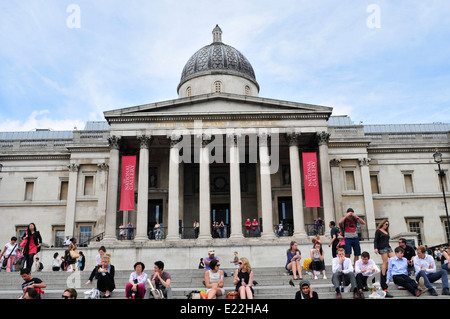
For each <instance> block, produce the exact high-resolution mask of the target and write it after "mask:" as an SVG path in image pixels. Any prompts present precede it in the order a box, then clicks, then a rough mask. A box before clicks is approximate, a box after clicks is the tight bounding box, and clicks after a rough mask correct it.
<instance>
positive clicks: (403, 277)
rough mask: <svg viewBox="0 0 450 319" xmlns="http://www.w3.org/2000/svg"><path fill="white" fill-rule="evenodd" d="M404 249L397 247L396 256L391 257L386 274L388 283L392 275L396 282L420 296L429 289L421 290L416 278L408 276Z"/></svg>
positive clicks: (414, 294)
mask: <svg viewBox="0 0 450 319" xmlns="http://www.w3.org/2000/svg"><path fill="white" fill-rule="evenodd" d="M403 254H404V249H403V248H402V247H397V248H395V256H394V257H391V258H389V263H388V271H387V275H386V284H388V285H389V283H390V281H391V277H392V278H393V279H394V283H395V284H397V285H399V286H402V287H404V288H406V289H407V290H408V291H409V292H410V293H411V294H412V295H413V296H416V297H419V296H420V295H421V294H423V293H424V292H425V291H427V290H428V289H427V288H425V289H423V290H419V289H418V287H417V283H416V281H415V280H414V279H411V278H410V277H409V276H408V261H407V259H406V258H404V257H403Z"/></svg>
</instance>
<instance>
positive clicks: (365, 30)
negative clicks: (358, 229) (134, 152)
mask: <svg viewBox="0 0 450 319" xmlns="http://www.w3.org/2000/svg"><path fill="white" fill-rule="evenodd" d="M74 8H76V9H77V10H78V9H79V11H77V10H75V11H74ZM78 13H79V14H78ZM216 24H219V26H220V27H221V29H222V31H223V35H222V40H223V42H224V43H226V44H229V45H231V46H233V47H235V48H236V49H238V50H239V51H241V52H242V53H243V54H244V55H245V56H246V57H247V59H248V60H249V61H250V63H251V64H252V66H253V68H254V70H255V73H256V78H257V81H258V83H259V85H260V88H261V89H260V92H259V96H261V97H267V98H274V99H280V100H287V101H295V102H301V103H310V104H318V105H324V106H331V107H333V108H334V111H333V114H335V115H342V114H347V115H349V116H350V117H351V118H352V120H353V121H354V122H355V123H358V122H359V121H363V122H364V123H365V124H392V123H398V124H401V123H432V122H447V123H448V122H450V87H449V86H450V41H449V40H450V6H449V5H448V1H447V0H440V1H438V0H435V1H433V0H429V1H411V0H409V1H406V0H396V1H381V0H371V1H365V0H358V1H355V0H347V1H346V0H321V1H313V0H307V1H300V0H293V1H289V0H280V1H273V0H272V1H266V0H247V1H243V0H240V1H235V0H229V1H211V0H210V1H207V0H171V1H157V0H154V1H133V0H128V1H123V0H122V1H114V0H95V1H92V0H91V1H84V0H70V1H64V0H45V1H44V0H40V1H37V0H20V1H19V0H18V1H12V0H8V1H1V2H0V39H1V42H2V45H1V46H0V84H1V85H0V131H29V130H33V129H36V128H50V129H52V130H72V129H73V128H74V127H77V128H78V129H82V128H83V127H84V125H85V122H86V121H89V120H91V121H99V120H104V118H103V112H104V111H107V110H112V109H118V108H122V107H130V106H135V105H141V104H146V103H152V102H158V101H164V100H170V99H176V98H177V92H176V88H177V85H178V83H179V80H180V75H181V71H182V69H183V67H184V65H185V63H186V62H187V61H188V59H189V57H190V56H191V55H192V54H194V53H195V52H196V51H197V50H198V49H200V48H201V47H202V46H204V45H207V44H209V43H211V42H212V34H211V31H212V29H213V28H214V27H215V25H216ZM71 26H75V27H71Z"/></svg>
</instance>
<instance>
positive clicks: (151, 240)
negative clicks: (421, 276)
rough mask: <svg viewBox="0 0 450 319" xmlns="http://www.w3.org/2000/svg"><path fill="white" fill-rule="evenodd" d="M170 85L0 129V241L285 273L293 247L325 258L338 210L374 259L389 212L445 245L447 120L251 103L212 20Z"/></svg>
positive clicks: (116, 258)
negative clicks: (126, 103)
mask: <svg viewBox="0 0 450 319" xmlns="http://www.w3.org/2000/svg"><path fill="white" fill-rule="evenodd" d="M177 91H178V98H176V99H173V100H169V101H162V102H154V103H149V104H145V105H138V106H132V107H128V108H122V109H116V110H110V111H106V112H104V116H105V121H101V122H87V123H86V126H85V127H84V129H82V130H74V131H51V130H46V129H45V130H40V129H38V130H36V131H31V132H0V217H1V221H2V225H3V226H2V232H1V234H0V243H3V244H4V243H7V242H9V240H10V238H11V236H17V237H20V236H21V235H22V234H23V233H24V231H25V230H26V227H27V225H28V224H29V223H31V222H33V223H35V224H36V227H37V230H39V231H40V233H41V235H42V238H43V241H44V243H45V246H47V247H49V248H48V249H47V248H44V249H43V250H42V251H41V254H43V256H44V257H45V258H51V257H48V256H51V255H53V252H54V251H58V249H59V251H61V249H63V248H59V247H62V245H63V241H64V239H65V238H66V236H70V237H76V238H77V240H78V244H79V245H80V246H81V247H82V248H80V250H83V251H84V252H85V255H86V256H87V261H88V263H89V262H90V261H93V259H94V258H93V256H95V255H96V254H97V249H98V247H99V246H100V245H104V246H105V247H107V249H108V252H111V253H112V256H113V259H112V263H113V264H115V265H116V267H117V268H118V269H121V268H123V269H132V265H133V264H134V262H135V261H137V260H138V259H139V260H147V262H148V263H149V264H151V262H150V261H155V260H163V261H166V262H167V263H168V267H169V268H196V267H197V264H198V261H199V258H201V257H206V256H207V251H208V249H209V248H211V247H212V248H215V249H216V252H217V254H218V255H219V257H222V256H223V258H225V260H226V258H228V259H229V260H232V259H233V252H234V251H236V250H237V251H239V255H240V256H247V257H248V258H249V260H250V261H251V263H252V265H255V266H265V265H267V266H276V265H281V266H284V264H285V261H286V249H288V248H289V242H290V241H291V240H295V241H297V242H299V243H300V244H301V245H303V246H301V247H303V250H304V253H306V256H308V255H309V249H310V248H311V239H312V237H313V236H314V235H315V234H316V233H319V235H320V236H321V237H323V238H324V240H323V242H324V249H325V248H326V249H328V245H327V244H328V241H329V230H330V229H329V227H328V224H329V222H330V221H336V222H337V221H338V220H339V219H340V218H342V217H343V216H344V214H345V211H346V210H347V208H349V207H351V208H353V209H354V211H355V213H356V214H357V215H358V216H360V217H361V218H362V219H363V220H364V221H365V224H364V225H360V238H361V240H362V244H363V247H364V248H366V249H368V250H370V253H371V254H372V253H373V238H374V234H375V230H376V228H377V226H378V224H379V223H380V222H381V221H383V220H384V219H388V220H389V222H390V235H391V239H396V238H398V237H407V238H408V239H410V240H414V242H415V245H416V246H418V245H420V244H424V245H428V246H434V245H440V244H443V243H446V242H448V241H449V237H450V234H449V226H450V225H448V223H447V216H446V207H445V205H444V196H443V195H444V194H445V195H446V197H447V199H448V198H449V197H450V192H449V189H450V182H449V178H448V171H449V169H450V123H433V124H416V125H413V124H411V125H409V124H401V125H362V124H354V123H353V122H352V120H351V119H350V118H349V117H348V116H331V114H332V110H333V109H332V107H327V106H319V105H311V104H304V103H298V102H291V101H284V100H275V99H270V98H263V97H259V96H258V93H259V85H258V82H257V80H256V76H255V72H254V70H253V68H252V65H251V64H250V62H249V61H248V60H247V59H246V57H245V56H244V55H243V54H242V53H241V52H239V51H238V50H236V49H235V48H234V47H232V46H230V45H227V44H225V43H223V42H222V31H221V30H220V28H219V27H218V26H216V28H214V30H213V41H212V43H211V44H209V45H206V46H204V47H203V48H201V49H199V50H198V51H197V52H195V53H194V54H193V55H192V57H191V58H190V59H189V60H188V61H187V63H186V65H185V67H184V69H183V70H182V73H181V79H180V83H179V84H178V87H177ZM436 120H439V119H436ZM436 150H438V151H439V152H440V153H441V154H442V158H443V161H442V162H441V163H440V170H441V172H442V173H441V174H440V170H439V166H438V164H437V163H436V162H435V161H434V159H433V154H434V153H435V152H436ZM441 177H442V178H441ZM441 181H442V183H441ZM130 185H131V186H130ZM247 221H250V222H253V223H255V224H256V225H253V226H252V227H248V226H247V225H246V222H247ZM325 246H326V247H325ZM50 247H51V248H50ZM301 249H302V248H301ZM45 254H48V256H47V255H45ZM373 255H374V254H373ZM329 256H330V259H329V262H331V255H329ZM41 260H42V258H41ZM226 263H228V262H227V261H226ZM328 264H329V263H328ZM87 267H89V266H87ZM49 268H50V267H49Z"/></svg>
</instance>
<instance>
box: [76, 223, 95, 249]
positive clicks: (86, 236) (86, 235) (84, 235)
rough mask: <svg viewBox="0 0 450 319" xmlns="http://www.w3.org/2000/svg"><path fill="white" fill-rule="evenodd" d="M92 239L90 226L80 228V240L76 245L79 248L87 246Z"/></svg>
mask: <svg viewBox="0 0 450 319" xmlns="http://www.w3.org/2000/svg"><path fill="white" fill-rule="evenodd" d="M91 237H92V226H80V239H79V241H78V243H79V244H80V246H82V247H85V246H87V244H89V240H90V239H91Z"/></svg>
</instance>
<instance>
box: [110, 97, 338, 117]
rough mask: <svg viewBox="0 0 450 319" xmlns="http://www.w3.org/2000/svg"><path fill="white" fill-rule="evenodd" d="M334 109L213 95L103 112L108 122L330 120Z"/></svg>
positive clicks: (253, 98)
mask: <svg viewBox="0 0 450 319" xmlns="http://www.w3.org/2000/svg"><path fill="white" fill-rule="evenodd" d="M331 112H332V108H331V107H325V106H320V105H312V104H304V103H296V102H289V101H281V100H274V99H267V98H260V97H254V96H245V95H236V94H227V93H214V94H205V95H197V96H193V97H188V98H180V99H175V100H169V101H163V102H156V103H150V104H144V105H138V106H133V107H127V108H122V109H117V110H111V111H106V112H104V115H105V118H106V119H107V120H109V119H113V118H116V119H117V118H118V117H123V118H128V120H131V118H133V117H137V118H142V117H148V118H152V117H161V116H165V117H170V116H176V117H179V116H183V115H185V116H201V117H205V116H206V117H208V116H218V115H230V114H236V115H239V114H242V115H244V114H246V115H250V114H253V115H258V114H265V115H267V114H270V115H277V114H278V115H283V114H284V115H288V114H309V115H313V114H316V115H322V116H326V117H329V116H330V115H331Z"/></svg>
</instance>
